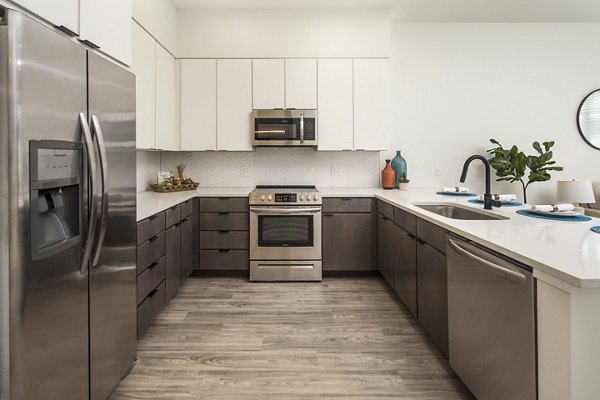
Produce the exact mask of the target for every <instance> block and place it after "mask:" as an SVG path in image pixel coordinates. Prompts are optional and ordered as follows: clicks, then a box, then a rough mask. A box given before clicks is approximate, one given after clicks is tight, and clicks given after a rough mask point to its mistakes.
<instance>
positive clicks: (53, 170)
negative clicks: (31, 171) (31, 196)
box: [37, 149, 80, 181]
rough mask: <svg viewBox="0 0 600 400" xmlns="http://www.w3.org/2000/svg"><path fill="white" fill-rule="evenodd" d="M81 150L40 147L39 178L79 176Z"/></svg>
mask: <svg viewBox="0 0 600 400" xmlns="http://www.w3.org/2000/svg"><path fill="white" fill-rule="evenodd" d="M79 159H80V154H79V150H68V149H38V154H37V165H38V170H37V174H38V175H37V178H38V180H40V181H41V180H44V181H45V180H50V179H65V178H76V177H78V176H79V168H80V165H79Z"/></svg>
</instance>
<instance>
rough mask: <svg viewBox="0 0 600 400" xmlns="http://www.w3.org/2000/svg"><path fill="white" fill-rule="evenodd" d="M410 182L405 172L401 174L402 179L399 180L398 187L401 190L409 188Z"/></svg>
mask: <svg viewBox="0 0 600 400" xmlns="http://www.w3.org/2000/svg"><path fill="white" fill-rule="evenodd" d="M408 182H410V181H409V180H408V179H406V173H405V172H403V173H402V174H401V175H400V179H399V180H398V189H399V190H408Z"/></svg>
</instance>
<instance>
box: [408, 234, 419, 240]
mask: <svg viewBox="0 0 600 400" xmlns="http://www.w3.org/2000/svg"><path fill="white" fill-rule="evenodd" d="M408 237H409V238H411V239H416V238H417V237H416V236H415V235H413V234H412V233H409V234H408Z"/></svg>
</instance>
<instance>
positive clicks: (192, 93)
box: [181, 59, 217, 151]
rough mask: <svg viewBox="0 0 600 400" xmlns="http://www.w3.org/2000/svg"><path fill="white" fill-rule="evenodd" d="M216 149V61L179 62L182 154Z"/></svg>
mask: <svg viewBox="0 0 600 400" xmlns="http://www.w3.org/2000/svg"><path fill="white" fill-rule="evenodd" d="M216 149H217V61H216V60H189V59H187V60H186V59H184V60H181V150H186V151H197V150H216Z"/></svg>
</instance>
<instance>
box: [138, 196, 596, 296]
mask: <svg viewBox="0 0 600 400" xmlns="http://www.w3.org/2000/svg"><path fill="white" fill-rule="evenodd" d="M252 190H253V188H198V189H197V190H195V191H189V192H179V193H170V194H163V193H154V192H142V193H138V195H137V219H138V221H140V220H142V219H144V218H147V217H149V216H151V215H153V214H155V213H157V212H160V211H163V210H166V209H167V208H170V207H172V206H174V205H176V204H178V203H180V202H182V201H185V200H188V199H190V198H193V197H221V196H230V197H236V196H239V197H244V196H247V195H248V194H249V193H250V192H251V191H252ZM319 190H320V191H321V195H322V196H323V197H375V198H378V199H380V200H383V201H385V202H388V203H390V204H392V205H394V206H396V207H399V208H402V209H404V210H406V211H408V212H410V213H412V214H415V215H417V216H419V217H420V218H423V219H426V220H428V221H430V222H432V223H434V224H436V225H438V226H441V227H442V228H445V229H447V230H449V231H451V232H454V233H456V234H458V235H460V236H462V237H465V238H467V239H470V240H473V241H474V242H477V243H480V244H482V245H484V246H486V247H488V248H490V249H492V250H495V251H498V252H500V253H502V254H504V255H506V256H508V257H511V258H513V259H515V260H517V261H520V262H522V263H524V264H526V265H529V266H531V267H533V269H534V275H536V276H538V277H540V273H545V274H548V275H550V276H553V277H555V278H558V279H560V280H562V281H564V282H566V283H568V284H571V285H573V286H576V287H582V288H600V234H597V233H594V232H592V231H591V230H590V228H591V227H592V226H597V225H600V218H593V219H592V221H589V222H568V221H551V220H546V219H539V218H530V217H526V216H522V215H519V214H517V213H516V211H517V210H519V209H522V208H523V207H504V208H499V209H494V211H493V212H494V213H497V214H501V215H504V216H506V217H509V219H507V220H488V221H470V220H469V221H468V220H456V219H450V218H446V217H442V216H440V215H437V214H434V213H431V212H429V211H425V210H423V209H421V208H418V207H417V206H416V205H414V204H413V203H431V202H445V203H459V204H462V205H465V206H468V207H473V208H483V206H482V205H476V204H471V203H469V202H468V200H469V199H472V198H464V197H457V196H440V195H437V194H435V192H436V189H434V188H430V189H411V190H410V191H407V192H401V191H398V190H383V189H378V188H319ZM542 275H543V274H542Z"/></svg>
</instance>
